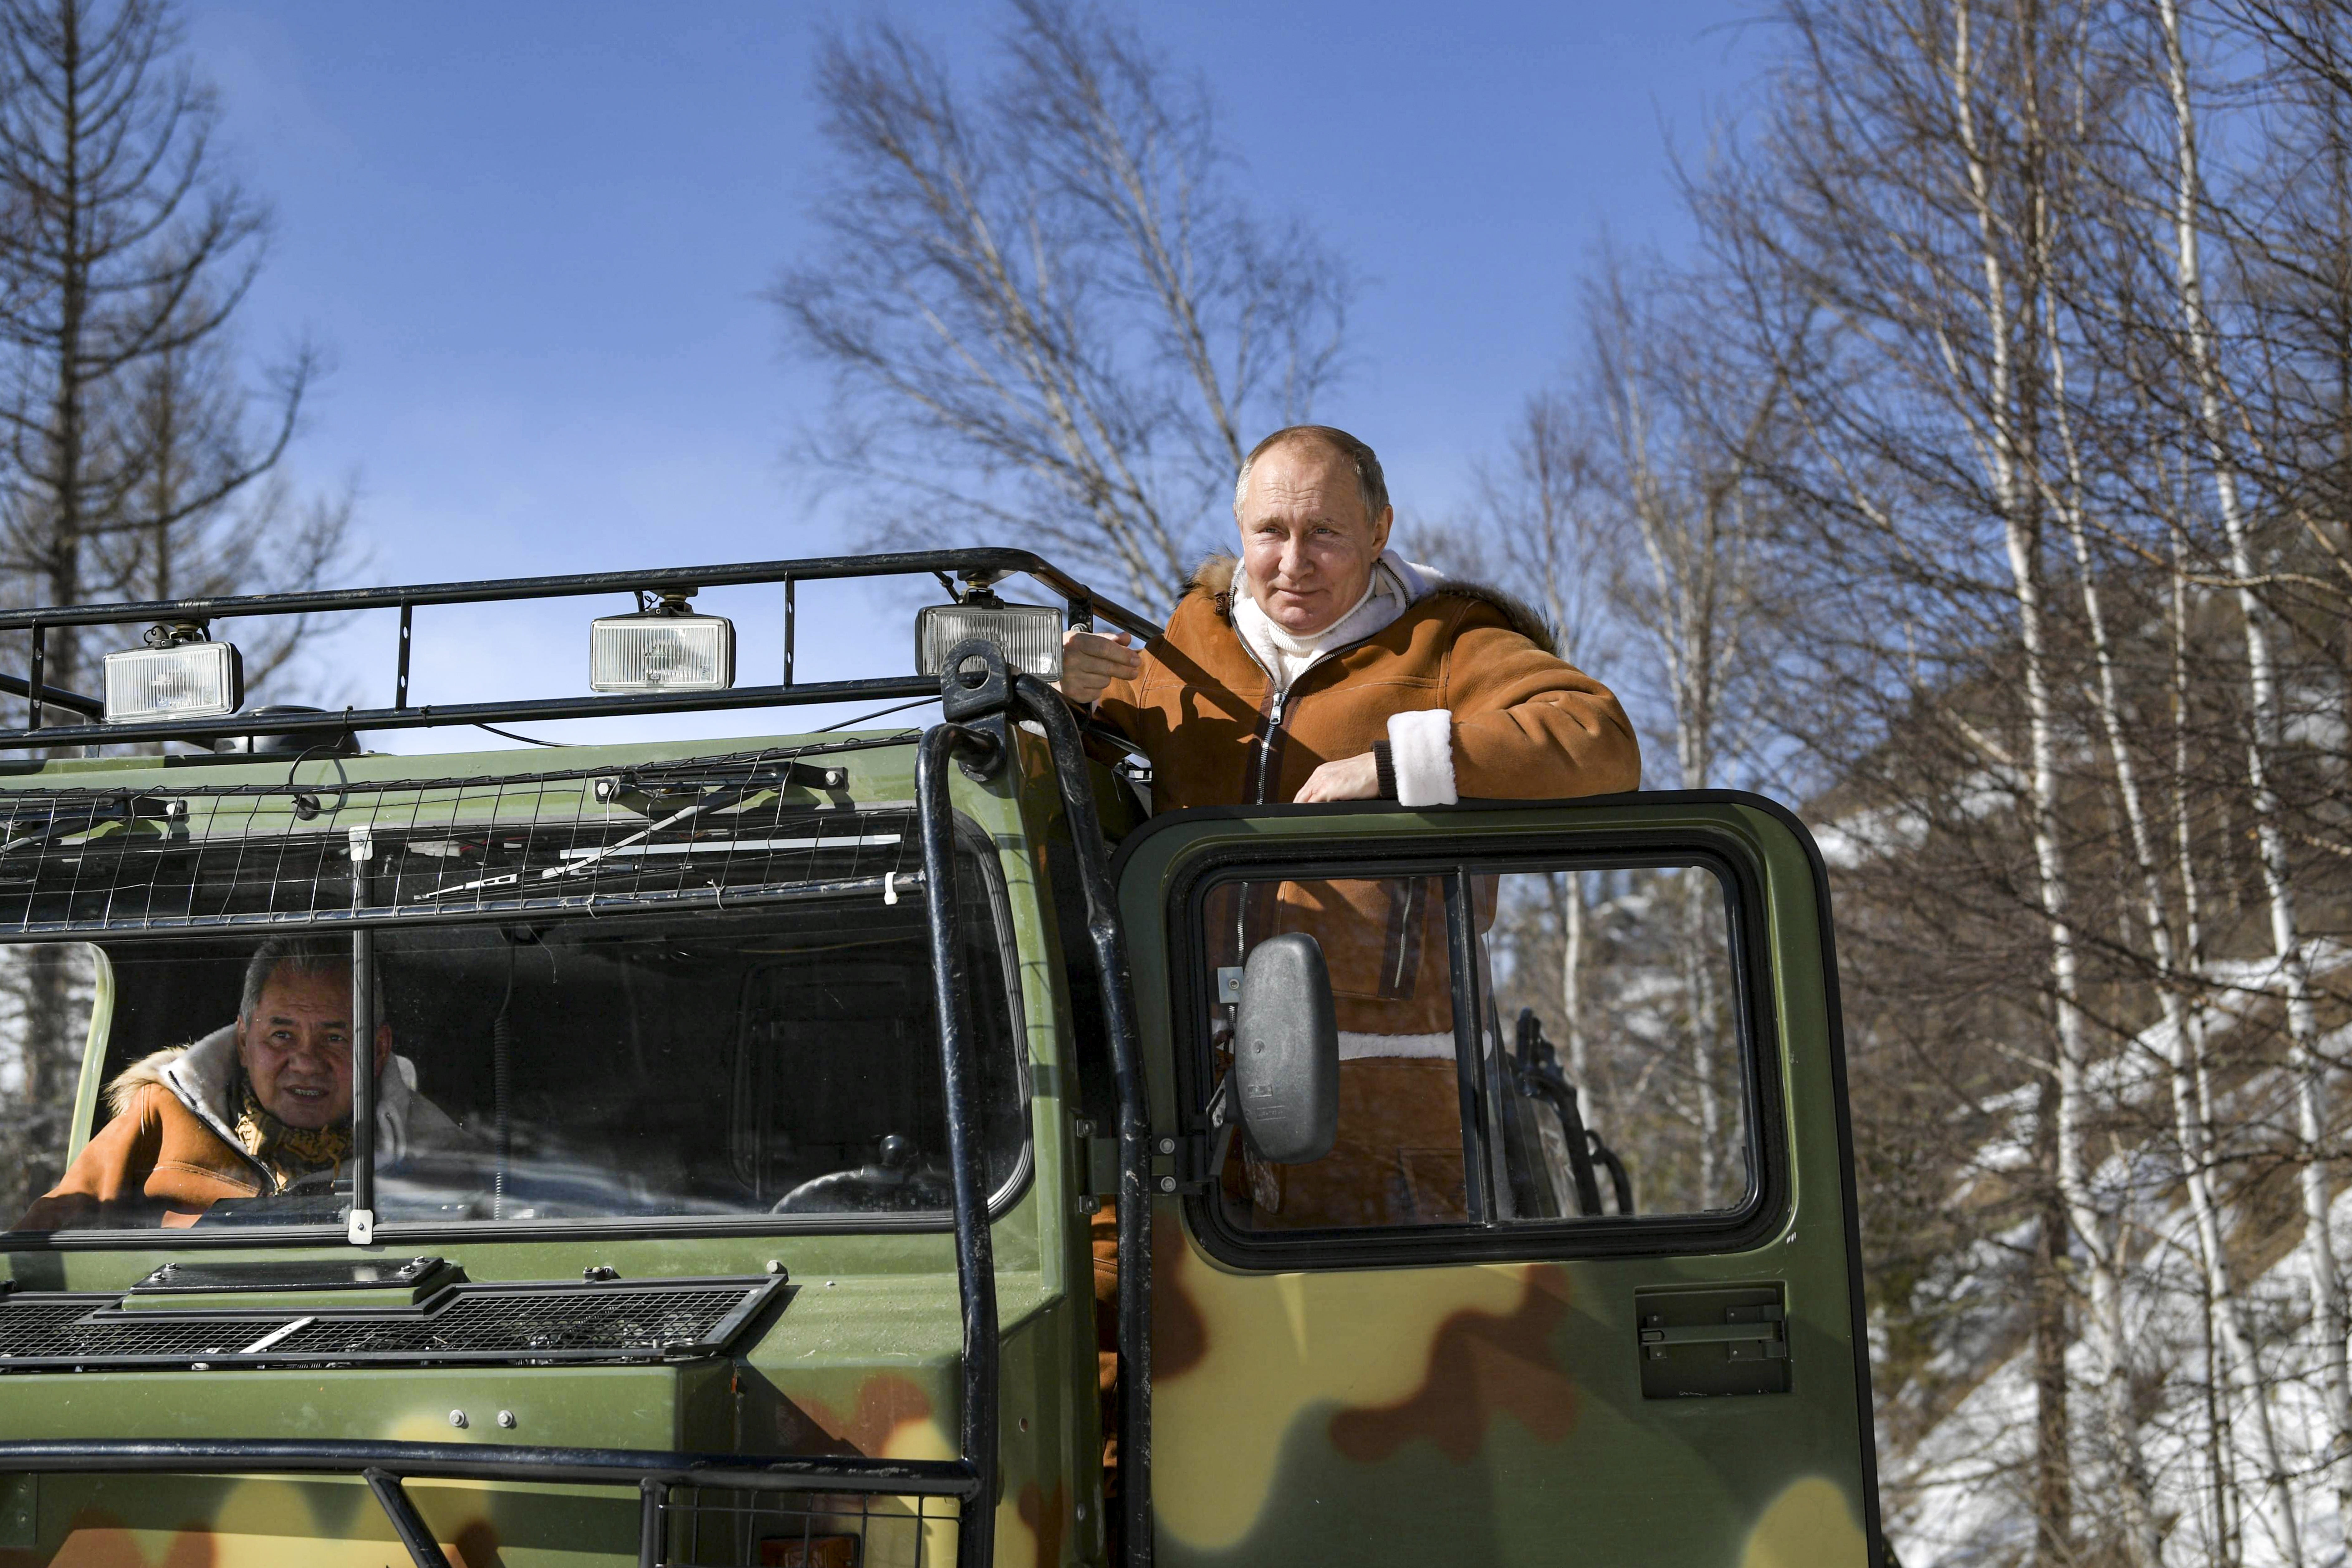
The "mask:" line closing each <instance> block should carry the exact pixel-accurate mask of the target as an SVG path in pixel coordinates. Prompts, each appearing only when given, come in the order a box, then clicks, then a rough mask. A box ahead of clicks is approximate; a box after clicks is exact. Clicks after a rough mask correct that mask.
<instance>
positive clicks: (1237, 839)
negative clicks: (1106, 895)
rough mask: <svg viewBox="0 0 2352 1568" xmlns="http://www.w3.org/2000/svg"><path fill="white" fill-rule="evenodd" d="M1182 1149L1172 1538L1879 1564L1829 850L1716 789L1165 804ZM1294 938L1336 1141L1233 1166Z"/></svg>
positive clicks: (1170, 1180)
mask: <svg viewBox="0 0 2352 1568" xmlns="http://www.w3.org/2000/svg"><path fill="white" fill-rule="evenodd" d="M1119 878H1120V884H1119V886H1120V899H1121V902H1122V908H1123V910H1124V914H1125V917H1126V920H1127V921H1128V928H1129V931H1130V933H1131V934H1132V938H1133V940H1132V949H1131V950H1132V952H1133V954H1134V961H1135V973H1136V986H1137V996H1138V1001H1139V1011H1140V1013H1141V1016H1142V1018H1143V1022H1144V1027H1145V1030H1146V1034H1145V1041H1144V1044H1145V1051H1146V1060H1147V1062H1148V1063H1149V1065H1150V1078H1151V1084H1150V1089H1151V1092H1152V1094H1153V1097H1154V1100H1155V1103H1154V1107H1153V1125H1154V1131H1155V1135H1156V1139H1157V1143H1158V1146H1159V1147H1160V1149H1161V1150H1162V1151H1163V1155H1162V1158H1161V1161H1160V1168H1159V1170H1158V1171H1157V1172H1156V1173H1155V1178H1154V1179H1155V1185H1156V1186H1157V1187H1158V1188H1159V1189H1160V1196H1159V1198H1158V1200H1157V1212H1156V1215H1155V1228H1154V1234H1155V1237H1156V1238H1157V1239H1156V1241H1155V1244H1154V1253H1155V1259H1154V1279H1153V1290H1154V1294H1153V1342H1152V1357H1153V1379H1152V1407H1153V1408H1152V1426H1153V1435H1154V1436H1153V1457H1152V1489H1153V1499H1154V1508H1155V1512H1156V1519H1157V1530H1156V1542H1157V1551H1158V1555H1159V1561H1160V1562H1161V1563H1170V1564H1181V1563H1284V1564H1289V1563H1323V1562H1328V1563H1350V1564H1363V1565H1367V1568H1373V1565H1380V1564H1390V1563H1394V1564H1399V1565H1403V1564H1414V1565H1416V1568H1418V1565H1422V1564H1427V1563H1547V1564H1549V1563H1574V1564H1579V1565H1584V1564H1592V1565H1599V1564H1621V1563H1622V1564H1627V1565H1633V1564H1641V1565H1643V1568H1662V1565H1670V1564H1671V1565H1683V1564H1688V1565H1693V1568H1697V1565H1706V1568H1863V1565H1864V1564H1865V1563H1867V1562H1871V1561H1874V1557H1873V1555H1872V1552H1871V1547H1870V1543H1871V1542H1874V1541H1875V1540H1876V1539H1877V1535H1878V1531H1877V1520H1876V1513H1877V1509H1876V1491H1875V1479H1874V1465H1873V1457H1872V1438H1871V1425H1870V1415H1869V1390H1868V1381H1867V1379H1868V1373H1867V1365H1866V1363H1865V1361H1864V1338H1863V1333H1862V1327H1861V1322H1860V1310H1861V1297H1860V1290H1859V1284H1858V1279H1859V1275H1858V1268H1859V1261H1858V1256H1857V1244H1856V1231H1855V1224H1854V1212H1855V1211H1854V1200H1853V1174H1852V1155H1851V1145H1850V1140H1849V1137H1848V1132H1847V1126H1846V1121H1845V1101H1844V1083H1843V1067H1842V1058H1841V1048H1842V1047H1841V1042H1840V1038H1839V1034H1838V1022H1837V1009H1836V993H1835V979H1834V970H1833V962H1832V956H1831V950H1830V945H1829V927H1828V922H1827V904H1826V893H1825V890H1824V888H1823V883H1822V868H1821V862H1820V858H1819V856H1818V854H1817V853H1816V852H1815V850H1814V849H1813V847H1812V843H1811V838H1810V837H1808V836H1807V835H1806V834H1805V832H1804V829H1803V828H1802V827H1801V826H1799V825H1798V824H1797V822H1796V821H1795V819H1794V818H1793V817H1791V816H1789V815H1788V814H1787V813H1786V812H1785V811H1783V810H1781V809H1780V808H1779V807H1777V806H1775V805H1772V804H1770V803H1769V802H1767V801H1765V800H1762V799H1760V798H1758V797H1754V796H1748V795H1729V794H1723V793H1714V792H1710V793H1705V794H1685V795H1643V796H1640V797H1638V798H1632V797H1628V798H1622V799H1618V800H1612V801H1606V802H1601V803H1597V804H1591V805H1541V806H1528V805H1495V806H1464V807H1459V808H1452V809H1448V810H1444V811H1441V812H1406V811H1402V810H1398V809H1396V808H1393V807H1374V806H1369V805H1367V806H1356V805H1347V806H1307V807H1276V808H1272V809H1264V810H1255V811H1217V812H1199V813H1179V814H1173V815H1171V816H1167V817H1163V818H1160V819H1158V820H1156V821H1154V822H1153V823H1152V824H1150V826H1148V827H1147V828H1146V829H1145V830H1143V831H1142V832H1140V833H1139V834H1138V835H1136V836H1135V837H1133V838H1131V839H1130V840H1129V843H1128V844H1127V845H1126V846H1125V847H1124V848H1123V849H1122V852H1121V858H1120V866H1119ZM1286 931H1306V932H1307V933H1309V934H1311V935H1313V936H1314V937H1315V938H1316V939H1317V941H1318V943H1319V944H1320V946H1321V948H1322V951H1323V953H1324V955H1325V959H1326V962H1327V963H1328V968H1329V971H1330V974H1331V981H1332V990H1333V993H1334V999H1335V1004H1336V1008H1337V1012H1338V1021H1339V1030H1340V1046H1341V1050H1340V1056H1341V1068H1340V1084H1339V1134H1338V1140H1337V1142H1336V1144H1335V1145H1334V1147H1333V1150H1332V1152H1331V1153H1330V1154H1328V1156H1326V1157H1325V1158H1323V1159H1322V1160H1319V1161H1316V1162H1314V1163H1307V1164H1298V1165H1289V1166H1283V1165H1274V1164H1269V1163H1264V1162H1262V1161H1261V1160H1259V1159H1258V1158H1257V1157H1256V1155H1255V1152H1254V1151H1252V1150H1251V1149H1250V1148H1249V1147H1248V1146H1247V1144H1246V1141H1245V1140H1235V1141H1234V1143H1233V1146H1232V1147H1231V1149H1230V1152H1229V1153H1228V1155H1227V1157H1226V1158H1225V1159H1224V1160H1223V1162H1222V1163H1219V1162H1218V1161H1217V1160H1216V1158H1215V1156H1214V1154H1213V1152H1211V1151H1212V1150H1213V1148H1214V1142H1213V1139H1212V1138H1211V1137H1210V1136H1209V1133H1210V1127H1211V1121H1210V1115H1209V1111H1208V1107H1209V1105H1210V1102H1211V1096H1212V1093H1213V1090H1214V1089H1215V1087H1216V1085H1217V1083H1218V1081H1219V1079H1220V1078H1221V1075H1222V1073H1223V1065H1224V1063H1225V1062H1226V1061H1227V1060H1229V1059H1230V1052H1231V1050H1232V1048H1233V1047H1234V1040H1233V1037H1232V1026H1233V1018H1234V1003H1235V1002H1236V1000H1237V999H1238V994H1239V980H1240V966H1241V965H1242V964H1243V963H1244V961H1245V959H1246V957H1247V954H1248V952H1250V950H1251V949H1252V947H1253V946H1254V944H1255V943H1256V942H1262V941H1264V940H1265V938H1266V937H1268V936H1273V935H1276V934H1280V933H1283V932H1286Z"/></svg>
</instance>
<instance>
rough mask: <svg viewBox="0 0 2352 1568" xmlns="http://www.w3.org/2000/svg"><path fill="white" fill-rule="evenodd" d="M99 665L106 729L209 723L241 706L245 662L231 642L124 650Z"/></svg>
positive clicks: (243, 699)
mask: <svg viewBox="0 0 2352 1568" xmlns="http://www.w3.org/2000/svg"><path fill="white" fill-rule="evenodd" d="M100 662H101V664H102V665H103V666H104V668H105V672H106V721H107V722H108V723H110V724H128V723H131V722H133V721H141V720H149V719H208V718H212V717H215V715H220V714H227V713H234V712H236V710H237V709H238V707H239V706H240V705H241V704H242V703H243V702H244V701H245V670H244V661H243V660H242V659H240V658H238V656H237V651H236V645H235V644H233V643H225V642H192V643H182V644H180V645H179V646H178V647H134V648H127V649H125V650H124V651H122V652H121V653H110V654H108V655H107V656H106V658H104V659H103V660H101V661H100Z"/></svg>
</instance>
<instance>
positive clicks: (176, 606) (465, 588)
mask: <svg viewBox="0 0 2352 1568" xmlns="http://www.w3.org/2000/svg"><path fill="white" fill-rule="evenodd" d="M925 574H929V575H931V576H935V577H937V578H938V579H939V580H940V583H941V584H944V585H945V586H946V587H947V589H948V591H949V592H950V594H952V595H955V596H956V597H957V598H959V599H961V597H962V596H963V594H964V592H965V590H963V589H959V588H958V587H957V586H956V580H957V579H959V578H960V579H961V580H962V581H963V582H965V583H966V584H971V585H972V586H976V587H977V586H986V585H987V584H992V583H994V582H996V581H998V580H1000V579H1002V578H1004V577H1009V576H1014V575H1025V576H1028V577H1030V578H1033V579H1034V580H1035V581H1036V582H1037V583H1039V584H1042V585H1044V586H1045V588H1046V589H1047V590H1048V591H1049V592H1050V593H1051V594H1053V595H1055V596H1057V597H1059V598H1060V599H1061V600H1062V602H1063V605H1064V606H1065V608H1066V615H1067V620H1066V624H1067V625H1069V626H1092V625H1093V624H1094V622H1095V620H1096V619H1097V617H1099V618H1101V619H1103V620H1106V621H1108V622H1110V623H1111V624H1112V625H1113V626H1118V627H1121V628H1122V629H1124V630H1127V631H1130V632H1133V633H1135V634H1136V635H1137V636H1138V637H1146V638H1149V637H1157V636H1159V635H1160V626H1159V625H1158V624H1157V623H1156V622H1153V621H1151V620H1150V619H1148V618H1146V617H1145V616H1141V615H1139V614H1138V613H1136V612H1135V611H1133V610H1130V609H1129V608H1127V607H1126V606H1125V605H1121V604H1119V603H1118V602H1117V601H1116V600H1113V599H1110V598H1107V597H1105V596H1104V595H1101V594H1099V593H1097V592H1096V591H1095V590H1094V589H1092V588H1090V587H1088V586H1087V584H1084V583H1082V582H1080V581H1079V580H1078V579H1077V578H1076V577H1075V576H1072V575H1071V574H1069V573H1067V572H1065V571H1064V570H1062V569H1061V568H1060V567H1058V566H1055V564H1053V563H1051V562H1049V561H1047V560H1045V558H1044V557H1042V556H1039V555H1036V554H1034V553H1032V552H1029V551H1026V550H1010V549H1003V548H998V547H991V546H982V547H976V548H972V549H966V550H921V551H901V552H893V553H889V554H878V555H818V556H810V557H806V558H804V559H802V560H796V561H753V562H740V563H735V564H732V565H719V566H667V567H659V568H656V569H651V570H647V571H642V572H594V573H585V574H574V575H570V576H554V577H503V578H494V579H488V580H484V581H479V582H471V583H425V584H413V585H411V586H408V587H395V588H342V589H331V590H322V591H319V592H313V593H301V594H247V595H236V596H234V597H221V598H207V599H163V600H149V601H144V602H139V603H121V604H110V605H52V606H47V607H43V608H37V609H26V610H0V632H26V633H29V634H30V635H31V638H32V665H31V668H30V671H29V672H28V676H27V677H24V678H20V677H17V676H15V675H7V674H0V692H8V693H12V694H14V695H16V696H18V697H24V698H27V699H29V700H30V701H31V704H32V707H31V713H30V717H29V721H28V722H27V723H26V726H25V727H24V728H22V729H16V730H0V751H26V750H33V749H38V748H46V747H53V746H74V745H86V746H94V745H113V744H121V743H124V742H133V741H184V742H193V743H209V742H213V741H215V740H217V739H219V738H220V737H222V736H224V735H280V734H292V733H297V732H300V731H325V730H332V731H338V732H351V731H361V730H425V729H437V728H442V727H446V726H459V725H473V724H505V723H529V722H531V721H543V720H551V719H601V718H610V717H614V716H616V715H625V714H635V713H687V712H706V711H709V712H715V711H722V710H731V709H739V708H775V707H786V706H796V705H801V704H806V703H819V702H844V701H864V700H877V699H880V700H888V699H892V698H915V697H928V696H933V695H936V694H937V693H938V691H939V689H940V686H939V679H938V678H937V677H936V676H924V675H917V674H913V673H908V674H906V675H901V676H876V677H871V678H868V679H860V680H822V681H803V680H795V679H793V633H794V622H795V620H796V618H797V617H796V615H795V605H794V588H795V586H796V585H797V584H801V583H809V582H820V581H826V580H831V579H836V578H845V577H904V576H921V575H925ZM759 584H778V585H781V586H782V589H783V616H784V658H783V672H782V673H783V679H782V681H780V682H778V683H777V684H775V685H772V686H744V687H734V688H730V689H727V690H724V691H697V692H650V693H644V694H632V695H596V696H587V697H552V698H540V699H535V700H527V701H515V702H462V703H441V704H433V703H426V704H424V705H422V706H412V705H411V704H410V703H409V700H408V663H409V648H410V645H411V642H412V639H413V633H414V629H415V625H414V621H415V610H416V608H417V606H418V605H488V604H498V603H503V602H505V601H509V600H514V599H569V598H588V597H593V596H595V595H605V594H636V595H677V594H680V593H692V592H694V591H696V590H698V589H702V588H719V587H740V586H744V585H759ZM384 609H396V610H398V611H399V612H400V637H399V639H398V655H397V667H396V668H395V670H394V677H393V700H392V706H390V707H388V708H354V707H346V708H344V709H342V710H340V711H329V712H324V713H321V712H315V711H300V710H296V711H282V712H253V713H239V714H229V715H226V716H216V717H208V718H201V719H167V720H152V721H135V722H127V723H113V724H110V723H104V722H96V723H90V722H84V723H74V724H49V723H45V722H44V712H45V710H47V709H50V708H59V709H64V710H67V711H69V712H74V713H79V714H80V715H83V716H84V717H85V718H86V719H90V720H96V719H100V717H101V715H102V713H103V711H104V705H103V703H101V702H100V700H98V699H97V698H94V697H89V696H84V695H82V694H80V693H78V692H71V691H63V690H60V689H58V688H56V687H54V686H49V685H47V684H45V683H44V681H43V679H42V672H43V666H44V663H45V658H44V653H45V648H46V640H47V634H48V632H49V630H50V629H51V628H53V627H58V626H131V625H136V624H139V623H142V622H147V623H160V624H164V625H193V626H205V625H208V624H209V623H211V622H213V621H215V620H223V619H227V618H229V617H232V616H315V615H335V614H348V613H352V612H356V611H361V610H384Z"/></svg>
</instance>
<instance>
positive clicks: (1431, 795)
mask: <svg viewBox="0 0 2352 1568" xmlns="http://www.w3.org/2000/svg"><path fill="white" fill-rule="evenodd" d="M1389 757H1390V759H1391V761H1392V762H1394V763H1396V784H1397V804H1398V805H1453V804H1454V800H1455V798H1456V797H1455V795H1454V715H1453V713H1452V712H1450V711H1449V710H1446V709H1444V708H1429V709H1423V710H1422V711H1420V712H1418V713H1392V714H1391V715H1390V716H1389Z"/></svg>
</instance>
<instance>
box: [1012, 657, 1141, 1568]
mask: <svg viewBox="0 0 2352 1568" xmlns="http://www.w3.org/2000/svg"><path fill="white" fill-rule="evenodd" d="M1012 689H1013V702H1014V703H1015V704H1016V705H1017V706H1018V707H1019V708H1020V709H1021V710H1023V711H1024V712H1025V713H1027V714H1028V715H1029V717H1030V718H1032V719H1034V720H1035V721H1037V724H1038V727H1039V728H1040V729H1042V730H1044V731H1045V746H1046V750H1047V751H1048V752H1050V753H1051V754H1052V756H1053V759H1054V773H1055V779H1056V780H1057V781H1058V783H1059V784H1060V785H1061V791H1062V809H1063V811H1064V812H1065V813H1066V815H1067V816H1068V817H1069V819H1070V839H1071V842H1072V843H1073V844H1074V845H1076V848H1077V862H1078V882H1079V886H1080V888H1081V889H1083V890H1084V892H1085V895H1086V904H1087V943H1088V945H1089V946H1090V947H1091V948H1092V949H1093V952H1094V961H1095V973H1096V978H1097V982H1098V989H1099V990H1100V992H1101V994H1102V1008H1103V1026H1104V1032H1105V1033H1106V1034H1107V1035H1108V1037H1109V1043H1110V1060H1111V1076H1112V1078H1113V1079H1115V1080H1116V1082H1117V1087H1118V1370H1119V1387H1120V1390H1121V1393H1120V1403H1119V1431H1118V1470H1119V1475H1118V1485H1119V1509H1120V1513H1121V1521H1120V1522H1121V1527H1122V1542H1123V1544H1124V1547H1125V1552H1126V1557H1127V1561H1128V1563H1129V1564H1130V1565H1132V1568H1150V1563H1151V1558H1152V1538H1151V1202H1152V1182H1151V1115H1150V1102H1149V1100H1148V1099H1147V1097H1146V1089H1147V1085H1146V1083H1145V1081H1144V1076H1143V1047H1142V1043H1141V1042H1142V1037H1141V1033H1140V1031H1139V1028H1138V1026H1137V1022H1136V1013H1135V977H1134V971H1133V969H1132V967H1131V966H1130V964H1129V961H1128V952H1127V934H1126V930H1125V928H1124V927H1123V926H1122V925H1121V924H1120V921H1119V917H1118V883H1117V882H1115V881H1114V880H1113V879H1112V878H1111V874H1110V861H1109V858H1108V857H1107V856H1106V855H1105V854H1104V853H1103V832H1102V816H1101V813H1100V811H1099V810H1098V809H1097V806H1096V804H1095V792H1094V781H1093V778H1092V776H1091V775H1090V774H1089V773H1088V771H1087V756H1086V751H1085V748H1084V744H1083V742H1081V740H1080V737H1079V735H1078V726H1077V721H1076V719H1074V718H1073V717H1072V716H1071V713H1070V708H1069V705H1068V704H1067V703H1066V702H1065V701H1063V700H1062V695H1061V693H1060V692H1058V691H1055V689H1053V688H1052V687H1050V686H1048V685H1046V684H1045V682H1044V681H1042V680H1039V679H1037V678H1036V677H1035V676H1034V675H1015V676H1013V678H1012Z"/></svg>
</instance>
